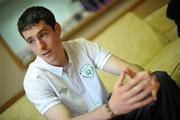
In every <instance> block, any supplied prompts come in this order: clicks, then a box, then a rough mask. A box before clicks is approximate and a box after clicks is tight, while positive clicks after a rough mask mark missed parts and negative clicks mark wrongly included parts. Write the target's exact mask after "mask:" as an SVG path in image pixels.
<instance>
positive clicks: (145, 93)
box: [128, 88, 151, 104]
mask: <svg viewBox="0 0 180 120" xmlns="http://www.w3.org/2000/svg"><path fill="white" fill-rule="evenodd" d="M150 93H151V88H147V89H144V90H142V91H141V92H139V93H138V94H136V95H134V96H132V98H130V99H129V100H128V103H129V104H134V103H136V102H139V101H142V100H144V99H147V98H148V97H149V95H150Z"/></svg>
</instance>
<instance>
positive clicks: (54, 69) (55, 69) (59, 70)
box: [32, 56, 63, 77]
mask: <svg viewBox="0 0 180 120" xmlns="http://www.w3.org/2000/svg"><path fill="white" fill-rule="evenodd" d="M32 66H35V67H38V68H40V69H45V70H48V71H49V72H52V73H54V74H56V75H58V76H60V77H61V76H62V73H63V67H57V66H53V65H51V64H49V63H47V62H46V61H45V60H43V59H42V58H41V57H38V56H37V58H36V60H35V61H34V62H33V63H32Z"/></svg>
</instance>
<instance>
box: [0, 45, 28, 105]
mask: <svg viewBox="0 0 180 120" xmlns="http://www.w3.org/2000/svg"><path fill="white" fill-rule="evenodd" d="M24 74H25V71H22V70H21V69H20V68H19V67H18V66H17V65H16V63H15V62H14V61H13V59H12V58H11V56H10V55H9V54H8V53H7V51H5V49H4V48H3V46H2V45H1V44H0V106H1V105H3V104H4V103H5V102H6V101H7V100H9V99H10V98H12V97H14V95H16V94H17V93H18V92H20V91H21V90H22V89H23V86H22V81H23V77H24Z"/></svg>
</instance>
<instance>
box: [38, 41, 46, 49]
mask: <svg viewBox="0 0 180 120" xmlns="http://www.w3.org/2000/svg"><path fill="white" fill-rule="evenodd" d="M45 47H46V46H45V44H44V42H43V41H42V40H38V41H37V48H38V49H44V48H45Z"/></svg>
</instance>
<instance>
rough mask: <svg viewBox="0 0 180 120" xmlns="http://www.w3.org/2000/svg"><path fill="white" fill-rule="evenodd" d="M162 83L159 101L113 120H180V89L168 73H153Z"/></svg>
mask: <svg viewBox="0 0 180 120" xmlns="http://www.w3.org/2000/svg"><path fill="white" fill-rule="evenodd" d="M153 74H154V75H156V77H157V78H158V80H159V82H160V89H159V91H158V97H157V100H156V101H155V102H153V103H150V104H148V105H146V106H144V107H143V108H140V109H136V110H134V111H132V112H130V113H128V114H125V115H121V116H117V117H115V118H113V119H112V120H180V88H179V87H178V86H177V84H176V83H175V81H174V80H172V78H171V77H170V76H169V75H168V74H167V73H166V72H161V71H157V72H154V73H153Z"/></svg>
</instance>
